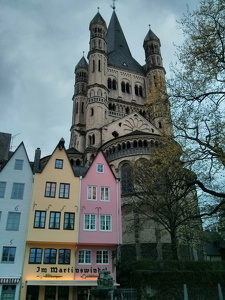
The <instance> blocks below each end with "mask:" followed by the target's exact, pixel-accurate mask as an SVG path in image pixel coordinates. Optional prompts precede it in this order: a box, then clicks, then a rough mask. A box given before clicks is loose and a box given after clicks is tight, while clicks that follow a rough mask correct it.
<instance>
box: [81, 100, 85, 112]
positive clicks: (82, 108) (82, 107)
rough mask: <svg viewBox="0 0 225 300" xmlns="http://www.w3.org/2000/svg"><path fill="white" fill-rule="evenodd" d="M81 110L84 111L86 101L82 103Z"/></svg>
mask: <svg viewBox="0 0 225 300" xmlns="http://www.w3.org/2000/svg"><path fill="white" fill-rule="evenodd" d="M81 112H82V113H84V102H82V104H81Z"/></svg>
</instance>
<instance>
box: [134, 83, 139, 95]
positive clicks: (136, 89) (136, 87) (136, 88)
mask: <svg viewBox="0 0 225 300" xmlns="http://www.w3.org/2000/svg"><path fill="white" fill-rule="evenodd" d="M134 92H135V95H137V96H138V86H137V85H135V86H134Z"/></svg>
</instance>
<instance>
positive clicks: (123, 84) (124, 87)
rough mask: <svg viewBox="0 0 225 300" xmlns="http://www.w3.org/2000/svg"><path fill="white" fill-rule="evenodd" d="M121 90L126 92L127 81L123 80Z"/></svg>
mask: <svg viewBox="0 0 225 300" xmlns="http://www.w3.org/2000/svg"><path fill="white" fill-rule="evenodd" d="M121 90H122V92H123V93H125V91H126V86H125V82H123V81H122V82H121Z"/></svg>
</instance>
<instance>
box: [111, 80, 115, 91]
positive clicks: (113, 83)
mask: <svg viewBox="0 0 225 300" xmlns="http://www.w3.org/2000/svg"><path fill="white" fill-rule="evenodd" d="M112 88H113V90H116V79H113V82H112Z"/></svg>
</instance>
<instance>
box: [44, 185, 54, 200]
mask: <svg viewBox="0 0 225 300" xmlns="http://www.w3.org/2000/svg"><path fill="white" fill-rule="evenodd" d="M55 191H56V182H46V186H45V197H52V198H54V197H55Z"/></svg>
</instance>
